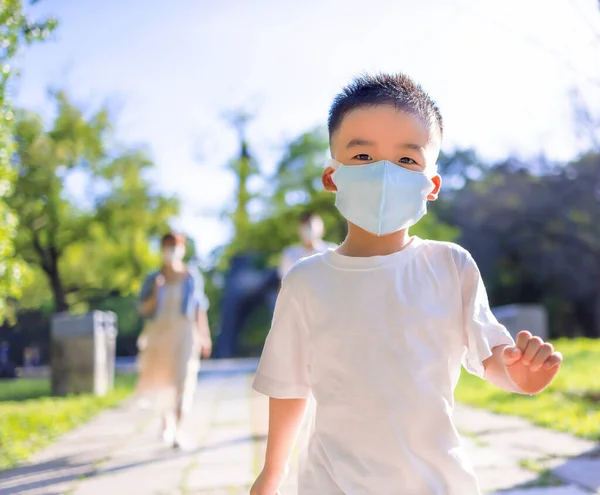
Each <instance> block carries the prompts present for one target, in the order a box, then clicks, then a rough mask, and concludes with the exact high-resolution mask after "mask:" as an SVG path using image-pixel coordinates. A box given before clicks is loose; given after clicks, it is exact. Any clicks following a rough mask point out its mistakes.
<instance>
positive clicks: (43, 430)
mask: <svg viewBox="0 0 600 495" xmlns="http://www.w3.org/2000/svg"><path fill="white" fill-rule="evenodd" d="M135 378H136V377H135V375H126V376H117V377H116V380H115V389H114V390H113V391H111V392H110V393H109V394H107V395H106V396H105V397H95V396H93V395H87V394H86V395H77V396H69V397H51V396H50V381H49V380H48V379H44V378H39V379H17V380H10V381H0V470H3V469H8V468H11V467H14V466H15V465H17V464H19V463H21V462H23V461H26V460H27V459H28V458H29V457H31V455H32V454H34V453H35V452H36V451H38V450H40V449H41V448H42V447H45V446H46V445H48V444H50V443H52V442H53V441H54V440H56V439H57V438H58V437H59V436H60V435H62V434H64V433H66V432H67V431H69V430H71V429H73V428H75V427H76V426H78V425H80V424H81V423H85V422H86V421H88V420H89V419H91V418H92V417H93V416H94V415H95V414H96V413H98V412H100V411H101V410H102V409H106V408H109V407H114V406H116V405H118V404H119V403H120V402H121V401H122V400H123V399H125V398H126V397H127V396H128V395H130V394H131V392H132V391H133V387H134V384H135Z"/></svg>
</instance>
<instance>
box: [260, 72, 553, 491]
mask: <svg viewBox="0 0 600 495" xmlns="http://www.w3.org/2000/svg"><path fill="white" fill-rule="evenodd" d="M442 132H443V125H442V117H441V115H440V112H439V110H438V108H437V106H436V104H435V103H434V101H433V100H432V99H431V98H430V97H429V96H428V95H427V94H426V93H425V92H424V91H423V89H422V88H421V87H420V86H419V85H418V84H416V83H415V82H414V81H412V80H411V79H410V78H408V77H407V76H405V75H402V74H398V75H379V76H374V77H371V76H365V77H360V78H358V79H356V80H355V81H353V82H352V83H351V84H350V85H349V86H347V87H346V88H345V89H344V90H343V91H342V92H341V93H340V94H339V95H338V96H337V97H336V98H335V100H334V102H333V105H332V107H331V110H330V113H329V138H330V145H331V154H332V156H333V160H331V161H330V162H329V164H328V167H327V168H326V170H325V171H324V173H323V185H324V186H325V188H326V189H327V190H328V191H332V192H336V195H337V198H336V206H337V207H338V209H339V211H340V213H341V214H342V215H343V216H344V217H345V218H346V219H347V220H348V237H347V239H346V240H345V241H344V243H343V244H342V245H341V246H340V247H339V248H337V250H335V251H333V250H330V251H328V252H326V253H323V254H317V255H315V256H312V257H310V258H307V259H305V260H303V261H301V262H300V263H298V264H297V265H295V266H294V267H293V268H292V270H291V271H290V272H289V273H288V274H287V276H286V277H285V279H284V281H283V284H282V290H281V293H280V296H279V299H278V302H277V307H276V310H275V315H274V317H273V326H272V328H271V331H270V333H269V336H268V338H267V341H266V344H265V349H264V353H263V356H262V359H261V363H260V366H259V369H258V372H257V374H256V378H255V382H254V388H255V389H256V390H257V391H259V392H261V393H264V394H266V395H268V396H270V397H271V399H270V407H269V412H270V417H269V437H268V442H267V453H266V460H265V465H264V468H263V471H262V473H261V474H260V476H259V478H258V479H257V481H256V483H255V484H254V486H253V488H252V490H251V494H252V495H275V494H277V493H278V489H279V486H280V485H281V482H282V480H283V477H284V474H285V471H286V466H287V463H288V459H289V457H290V453H291V451H292V448H293V445H294V441H295V438H296V435H297V432H298V429H299V426H300V424H301V421H302V418H303V415H304V412H305V408H306V404H307V398H308V397H309V396H310V395H311V394H312V395H313V396H314V398H315V402H316V414H315V418H314V424H313V426H312V431H311V436H310V441H309V446H308V451H307V452H306V458H305V462H304V463H303V465H302V466H301V469H300V473H299V486H298V495H475V494H478V493H479V490H478V487H477V482H476V479H475V477H474V475H473V471H472V468H471V466H470V464H469V462H468V461H467V460H466V459H465V454H464V452H463V448H462V446H461V442H460V439H459V436H458V433H457V431H456V429H455V428H454V426H453V423H452V409H453V403H454V400H453V391H454V388H455V386H456V383H457V381H458V377H459V374H460V365H461V363H462V364H463V365H464V366H465V368H466V369H467V370H468V371H470V372H471V373H474V374H476V375H478V376H480V377H485V378H486V379H487V380H489V381H490V382H492V383H493V384H494V385H496V386H498V387H500V388H502V389H504V390H508V391H511V392H517V393H522V394H535V393H538V392H540V391H541V390H543V389H544V388H545V387H546V386H547V385H548V384H549V383H550V382H551V381H552V379H553V377H554V375H555V374H556V373H557V371H558V368H559V366H560V363H561V361H562V357H561V355H560V354H559V353H555V352H554V351H553V348H552V346H551V345H550V344H548V343H544V342H543V341H542V340H541V339H540V338H538V337H533V336H532V335H531V334H530V333H529V332H526V331H523V332H520V333H519V334H518V336H517V339H516V343H515V342H514V341H513V340H512V338H511V337H510V335H509V334H508V332H507V331H506V329H505V328H504V327H503V326H501V325H500V324H499V323H498V322H497V321H496V319H495V318H494V316H493V314H492V313H491V311H490V308H489V303H488V299H487V295H486V291H485V288H484V285H483V283H482V280H481V276H480V274H479V270H478V268H477V266H476V264H475V262H474V261H473V258H472V257H471V256H470V255H469V253H468V252H467V251H466V250H464V249H462V248H461V247H459V246H457V245H455V244H451V243H444V242H434V241H427V240H423V239H419V238H417V237H414V236H413V237H411V236H410V235H409V233H408V228H409V227H411V226H412V225H414V224H415V223H417V222H418V221H419V219H420V218H421V217H422V216H423V215H424V214H425V213H426V207H427V201H433V200H435V199H436V198H437V195H438V192H439V190H440V186H441V178H440V176H439V175H438V174H437V170H436V160H437V157H438V153H439V150H440V143H441V139H442Z"/></svg>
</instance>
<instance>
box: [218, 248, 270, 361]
mask: <svg viewBox="0 0 600 495" xmlns="http://www.w3.org/2000/svg"><path fill="white" fill-rule="evenodd" d="M261 258H262V256H261V255H259V254H257V253H243V254H238V255H236V256H234V257H233V258H232V259H231V262H230V266H229V270H228V271H227V274H226V275H225V287H224V289H223V299H222V301H221V328H220V331H219V337H218V340H217V349H216V351H217V356H218V357H219V358H221V359H225V358H233V357H236V356H239V353H240V349H239V336H240V333H241V331H242V330H243V328H244V325H245V324H246V321H247V320H248V318H249V316H250V315H251V314H252V313H253V312H254V311H255V310H256V308H258V307H260V306H263V307H264V306H266V307H267V308H268V310H269V311H270V312H272V311H273V306H274V303H275V299H276V298H277V292H278V290H279V276H278V274H277V270H275V269H274V268H270V269H265V268H261V267H260V266H261Z"/></svg>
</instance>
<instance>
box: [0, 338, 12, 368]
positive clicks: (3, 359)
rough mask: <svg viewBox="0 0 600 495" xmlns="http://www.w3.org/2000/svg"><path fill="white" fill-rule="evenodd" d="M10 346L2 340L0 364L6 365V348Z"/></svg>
mask: <svg viewBox="0 0 600 495" xmlns="http://www.w3.org/2000/svg"><path fill="white" fill-rule="evenodd" d="M9 348H10V346H9V345H8V342H7V341H6V340H3V341H2V344H0V366H6V365H8V350H9Z"/></svg>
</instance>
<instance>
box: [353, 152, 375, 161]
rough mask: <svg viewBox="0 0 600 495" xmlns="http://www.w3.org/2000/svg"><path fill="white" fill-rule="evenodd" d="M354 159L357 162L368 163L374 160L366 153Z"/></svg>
mask: <svg viewBox="0 0 600 495" xmlns="http://www.w3.org/2000/svg"><path fill="white" fill-rule="evenodd" d="M354 158H355V159H356V160H361V161H364V162H368V161H369V160H372V158H371V157H370V156H369V155H367V154H366V153H361V154H360V155H356V156H355V157H354Z"/></svg>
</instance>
